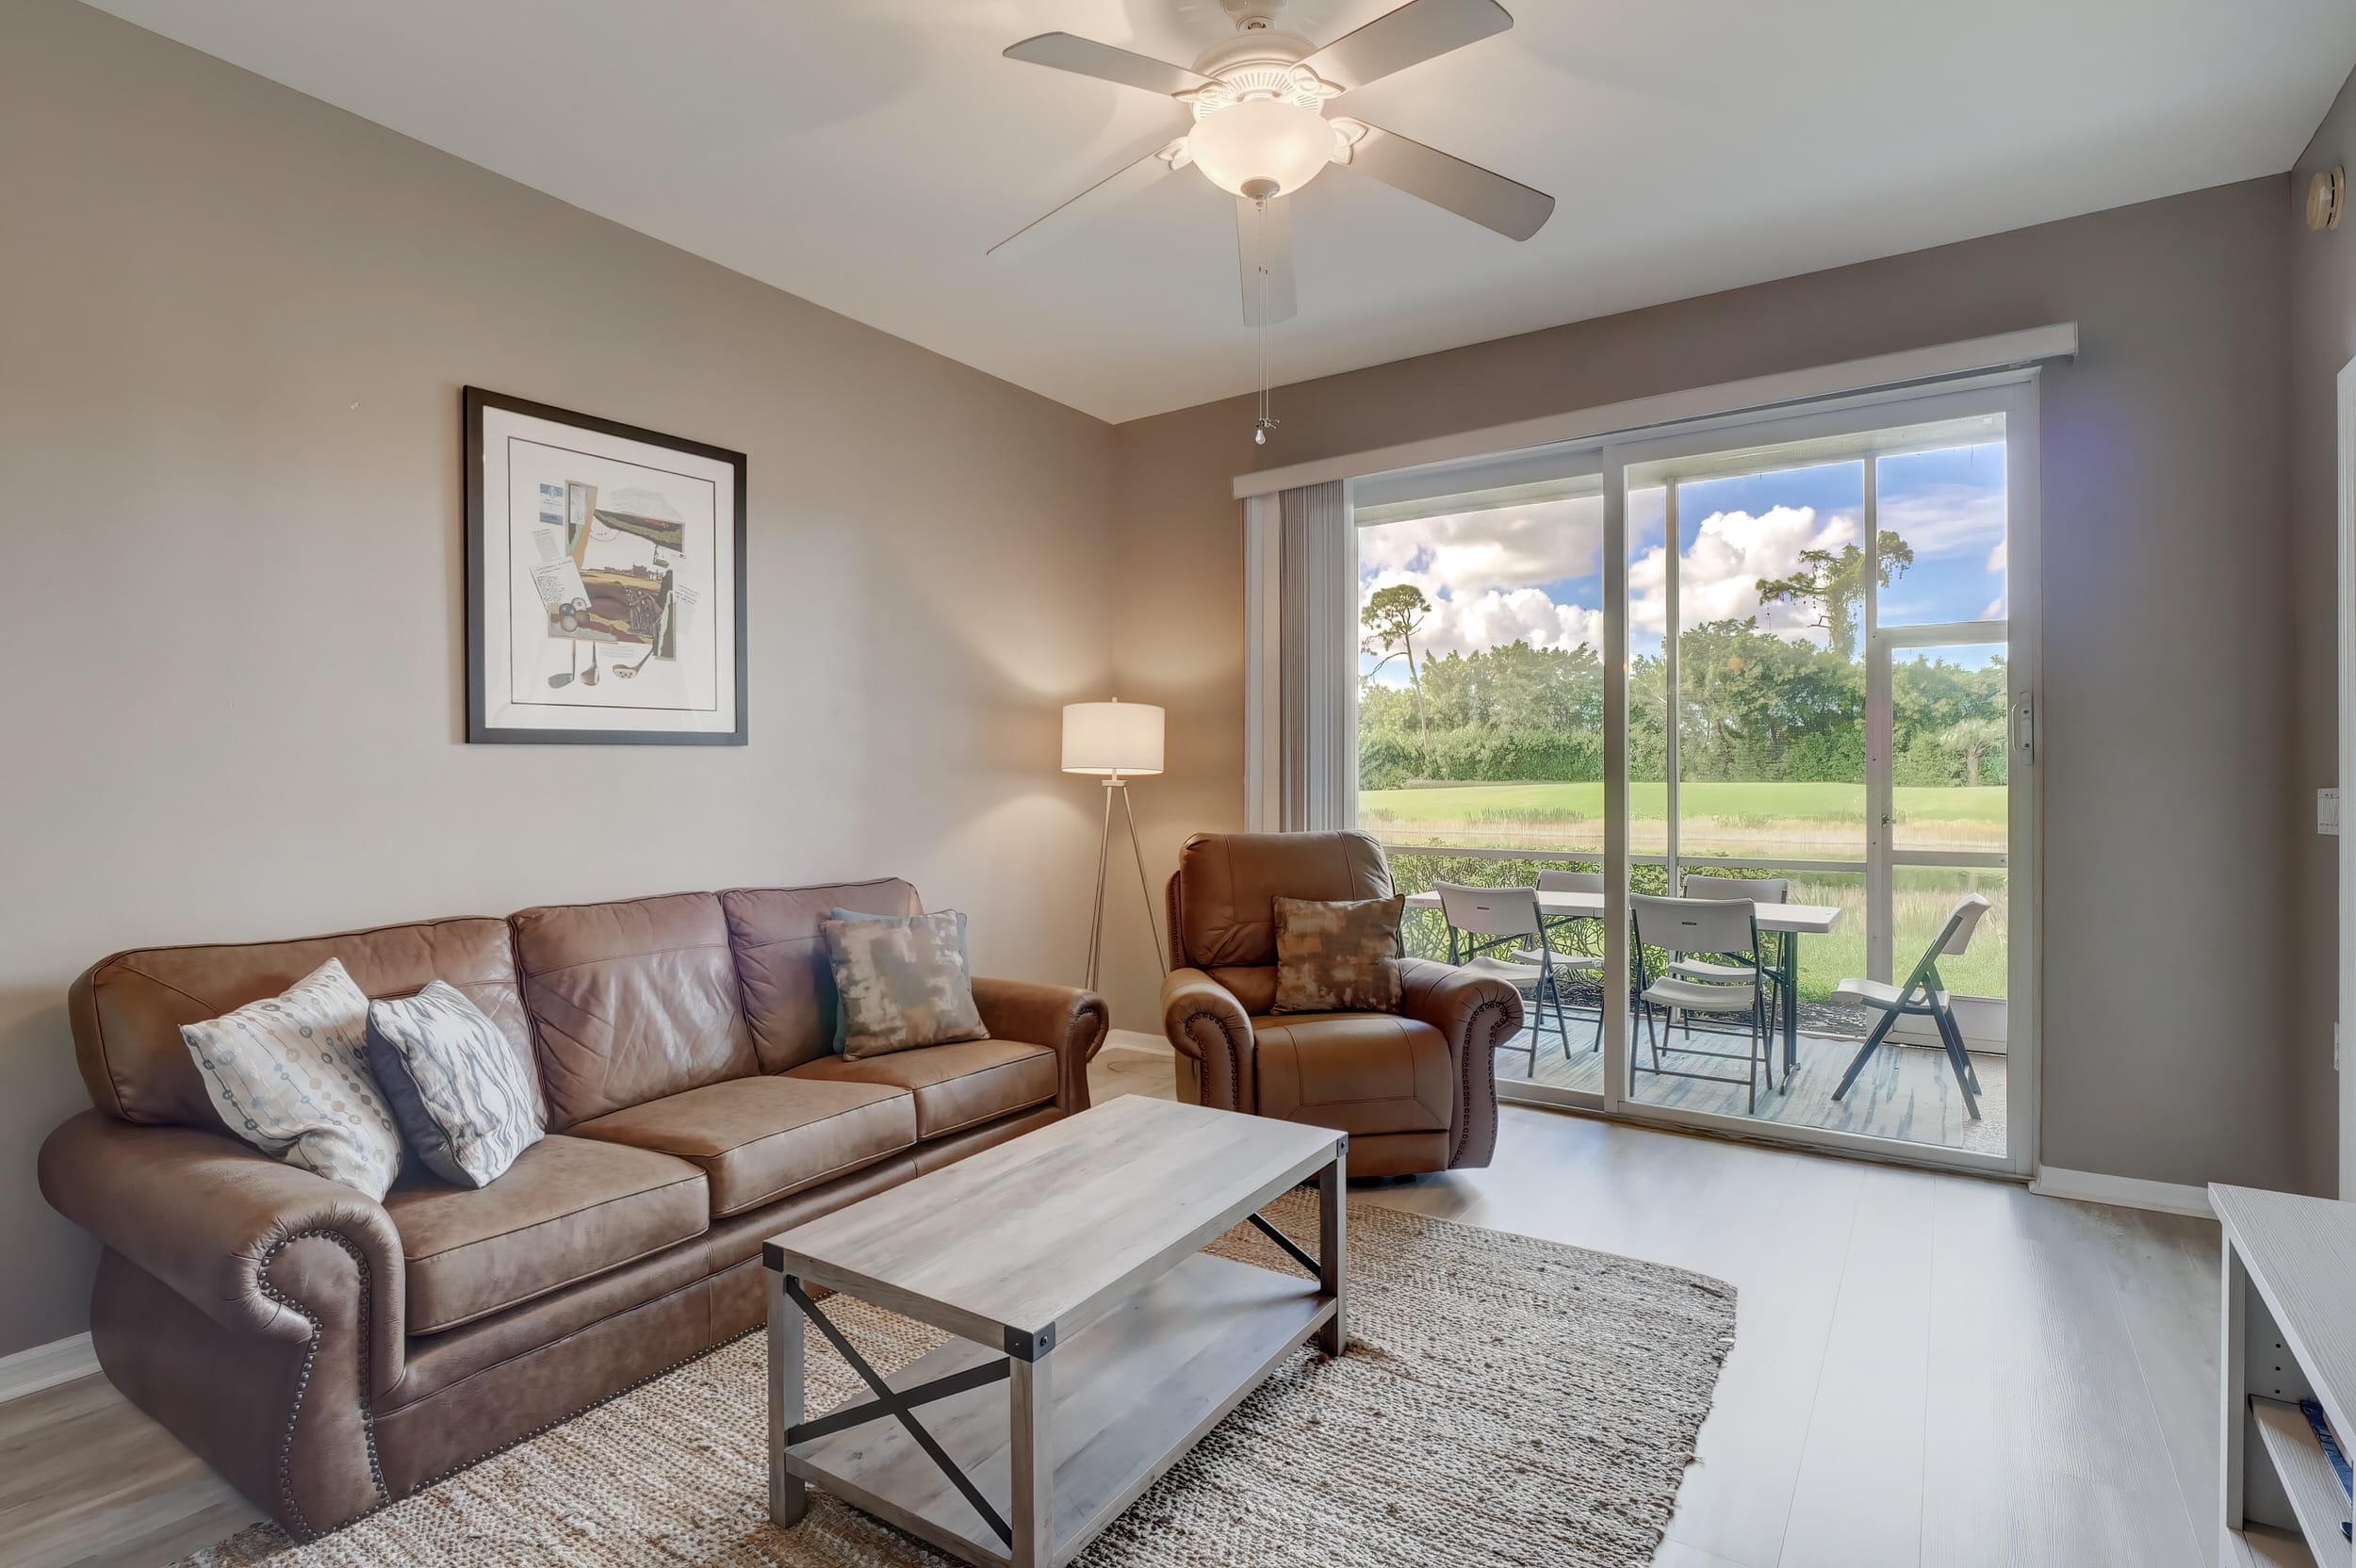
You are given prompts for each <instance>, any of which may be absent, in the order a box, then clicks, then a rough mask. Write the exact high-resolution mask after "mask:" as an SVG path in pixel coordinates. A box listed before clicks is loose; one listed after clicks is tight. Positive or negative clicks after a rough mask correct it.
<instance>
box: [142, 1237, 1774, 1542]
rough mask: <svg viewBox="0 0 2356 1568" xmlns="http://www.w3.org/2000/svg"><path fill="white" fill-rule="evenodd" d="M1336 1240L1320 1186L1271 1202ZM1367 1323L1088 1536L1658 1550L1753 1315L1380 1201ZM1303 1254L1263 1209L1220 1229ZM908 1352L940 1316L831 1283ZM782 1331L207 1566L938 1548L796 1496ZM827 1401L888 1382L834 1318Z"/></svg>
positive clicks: (1290, 1366) (1366, 1282)
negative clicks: (803, 1508)
mask: <svg viewBox="0 0 2356 1568" xmlns="http://www.w3.org/2000/svg"><path fill="white" fill-rule="evenodd" d="M1269 1215H1270V1217H1272V1218H1274V1219H1275V1220H1276V1221H1277V1222H1278V1224H1279V1225H1280V1226H1282V1228H1283V1229H1284V1230H1285V1231H1286V1232H1288V1233H1291V1234H1293V1235H1295V1236H1297V1237H1300V1238H1301V1239H1302V1241H1303V1243H1304V1245H1306V1246H1307V1247H1308V1248H1309V1249H1310V1250H1312V1251H1314V1250H1316V1239H1315V1238H1316V1234H1317V1214H1316V1207H1315V1201H1314V1198H1313V1197H1312V1196H1311V1195H1309V1194H1306V1193H1294V1194H1290V1195H1288V1196H1287V1197H1285V1198H1284V1199H1282V1200H1280V1201H1278V1202H1277V1203H1276V1204H1275V1205H1273V1206H1272V1207H1271V1208H1270V1210H1269ZM1213 1250H1216V1251H1219V1252H1222V1253H1225V1254H1226V1255H1228V1256H1230V1257H1237V1258H1244V1259H1248V1260H1250V1261H1252V1262H1253V1263H1257V1264H1260V1265H1263V1266H1268V1267H1290V1265H1289V1264H1288V1263H1287V1262H1286V1261H1285V1260H1284V1258H1283V1256H1282V1255H1281V1254H1280V1253H1278V1252H1277V1251H1276V1250H1275V1249H1274V1248H1273V1247H1272V1246H1270V1245H1269V1244H1268V1242H1267V1241H1266V1240H1265V1239H1264V1238H1262V1237H1261V1236H1260V1235H1259V1234H1258V1233H1256V1232H1253V1231H1252V1230H1249V1229H1240V1228H1239V1229H1238V1230H1236V1231H1235V1232H1233V1233H1230V1234H1228V1235H1227V1236H1225V1237H1223V1238H1221V1240H1220V1241H1219V1243H1218V1244H1216V1246H1215V1247H1214V1249H1213ZM1350 1288H1351V1290H1352V1292H1353V1295H1352V1297H1351V1300H1350V1307H1351V1313H1350V1317H1351V1322H1350V1349H1349V1351H1348V1352H1347V1353H1346V1354H1344V1355H1343V1356H1342V1357H1341V1358H1340V1359H1339V1360H1333V1359H1330V1358H1327V1357H1325V1356H1322V1355H1320V1354H1318V1353H1317V1351H1315V1350H1314V1349H1311V1348H1303V1349H1302V1350H1301V1351H1300V1352H1298V1353H1297V1354H1296V1355H1295V1356H1294V1358H1293V1359H1292V1360H1291V1361H1289V1362H1287V1363H1286V1364H1284V1366H1283V1367H1281V1368H1280V1369H1279V1370H1278V1371H1277V1373H1276V1374H1275V1375H1274V1376H1273V1377H1272V1378H1270V1379H1269V1380H1268V1383H1267V1384H1266V1385H1265V1386H1263V1387H1262V1388H1261V1389H1260V1390H1259V1391H1258V1392H1257V1393H1256V1394H1254V1395H1253V1396H1252V1397H1251V1398H1250V1399H1248V1400H1246V1401H1245V1402H1244V1403H1243V1404H1242V1405H1241V1406H1239V1407H1238V1408H1237V1409H1236V1410H1235V1412H1234V1413H1232V1414H1231V1415H1229V1416H1228V1418H1227V1419H1226V1420H1225V1421H1224V1422H1222V1423H1221V1424H1220V1425H1219V1427H1218V1428H1217V1429H1214V1430H1213V1431H1212V1432H1211V1433H1210V1435H1209V1436H1207V1437H1205V1438H1204V1439H1203V1442H1202V1443H1201V1445H1199V1446H1197V1447H1196V1448H1195V1450H1194V1451H1193V1453H1192V1454H1191V1455H1189V1456H1188V1457H1187V1458H1186V1459H1185V1460H1183V1461H1181V1462H1179V1464H1178V1465H1177V1466H1176V1467H1175V1468H1174V1469H1172V1470H1171V1471H1170V1474H1169V1475H1167V1476H1165V1477H1164V1478H1162V1479H1161V1480H1160V1481H1159V1482H1157V1483H1156V1484H1155V1485H1154V1486H1153V1487H1152V1488H1151V1489H1150V1490H1148V1491H1147V1492H1146V1494H1145V1495H1143V1496H1141V1497H1140V1498H1138V1500H1137V1502H1136V1503H1135V1504H1134V1505H1132V1506H1131V1508H1130V1509H1129V1511H1128V1512H1127V1513H1126V1514H1124V1515H1123V1516H1122V1517H1121V1519H1120V1520H1119V1521H1117V1522H1116V1523H1115V1524H1114V1525H1113V1526H1112V1527H1111V1528H1110V1529H1108V1530H1106V1531H1105V1532H1104V1534H1103V1535H1102V1536H1100V1537H1098V1538H1097V1541H1096V1543H1095V1544H1093V1545H1092V1546H1091V1547H1090V1548H1089V1549H1088V1552H1087V1554H1086V1555H1085V1556H1084V1557H1083V1558H1082V1562H1083V1563H1085V1564H1087V1565H1088V1568H1224V1565H1230V1564H1234V1565H1249V1568H1293V1565H1298V1568H1404V1565H1426V1564H1466V1565H1470V1564H1493V1563H1516V1564H1530V1565H1532V1568H1567V1565H1571V1564H1582V1565H1596V1568H1604V1565H1610V1568H1620V1565H1623V1564H1644V1563H1649V1562H1650V1561H1651V1560H1652V1557H1653V1552H1654V1550H1655V1548H1656V1547H1657V1546H1658V1544H1659V1543H1660V1540H1661V1529H1662V1527H1663V1526H1664V1525H1666V1524H1667V1522H1668V1519H1669V1515H1670V1512H1671V1511H1672V1509H1673V1508H1674V1506H1675V1504H1676V1501H1677V1483H1678V1481H1679V1480H1680V1479H1681V1478H1682V1477H1683V1475H1684V1473H1685V1467H1686V1465H1687V1464H1688V1463H1690V1462H1692V1459H1693V1439H1694V1434H1695V1433H1696V1432H1697V1431H1698V1430H1699V1429H1700V1428H1701V1424H1702V1419H1703V1417H1705V1416H1706V1415H1708V1414H1709V1413H1710V1396H1711V1393H1712V1391H1713V1390H1714V1389H1715V1387H1716V1386H1717V1380H1718V1370H1719V1365H1720V1364H1721V1363H1722V1362H1723V1361H1724V1360H1725V1358H1726V1352H1727V1350H1728V1349H1729V1348H1731V1347H1732V1345H1733V1341H1734V1306H1735V1303H1734V1291H1733V1289H1732V1287H1730V1286H1728V1285H1726V1284H1724V1283H1722V1282H1718V1281H1715V1280H1710V1279H1706V1278H1704V1277H1703V1276H1701V1275H1698V1274H1688V1273H1685V1272H1683V1271H1682V1270H1679V1269H1675V1268H1664V1267H1661V1266H1658V1265H1654V1264H1646V1263H1639V1262H1636V1261H1635V1260H1633V1259H1629V1258H1621V1257H1613V1256H1612V1255H1610V1254H1607V1253H1601V1252H1589V1251H1582V1250H1579V1249H1577V1248H1571V1247H1563V1246H1560V1245H1557V1244H1555V1243H1552V1242H1545V1241H1537V1240H1533V1239H1531V1238H1530V1237H1527V1236H1515V1235H1506V1234H1502V1233H1497V1232H1494V1231H1483V1230H1479V1229H1475V1228H1474V1227H1471V1226H1466V1225H1458V1224H1451V1223H1448V1222H1447V1221H1444V1220H1437V1219H1428V1218H1425V1217H1421V1216H1417V1215H1410V1214H1403V1213H1400V1212H1399V1211H1397V1210H1394V1209H1386V1208H1380V1207H1376V1206H1374V1205H1372V1204H1352V1205H1351V1207H1350ZM825 1305H826V1311H827V1312H828V1314H829V1315H831V1316H833V1317H834V1318H835V1319H836V1321H837V1322H838V1323H840V1324H841V1325H842V1326H843V1330H844V1331H845V1332H846V1333H847V1334H848V1335H849V1336H850V1338H851V1341H852V1343H854V1344H855V1345H858V1346H859V1348H860V1349H861V1351H862V1352H863V1353H864V1354H866V1355H867V1356H868V1357H869V1358H870V1359H871V1360H873V1361H874V1362H875V1364H877V1365H878V1366H879V1367H882V1368H884V1369H887V1370H889V1369H890V1368H892V1367H895V1366H898V1365H901V1364H905V1363H906V1362H908V1361H910V1360H913V1359H914V1358H915V1357H916V1356H918V1355H920V1354H922V1353H923V1352H924V1350H925V1349H927V1348H930V1347H931V1346H932V1345H934V1344H936V1343H938V1341H939V1339H940V1338H941V1336H940V1334H939V1333H938V1332H937V1331H934V1330H931V1329H927V1328H924V1327H923V1326H921V1325H919V1324H916V1323H912V1322H910V1321H908V1319H906V1318H903V1317H899V1316H896V1315H892V1314H891V1313H888V1312H884V1311H882V1310H881V1309H879V1308H875V1307H871V1306H868V1305H866V1304H864V1303H862V1302H857V1301H853V1300H851V1299H848V1298H845V1297H836V1298H834V1299H831V1300H830V1301H828V1302H826V1303H825ZM765 1358H766V1347H765V1345H764V1344H763V1342H762V1339H761V1335H759V1334H753V1335H748V1336H746V1337H744V1338H742V1339H738V1340H735V1341H733V1342H731V1343H729V1344H728V1345H725V1346H722V1347H721V1348H718V1349H716V1350H713V1351H712V1353H711V1354H709V1355H706V1356H704V1357H702V1358H701V1359H699V1360H697V1361H695V1362H692V1363H690V1364H687V1365H685V1366H682V1367H679V1368H678V1369H676V1370H674V1371H672V1372H669V1373H667V1374H665V1375H663V1377H660V1378H657V1379H654V1380H651V1381H649V1382H647V1383H646V1384H644V1385H642V1386H640V1387H639V1388H637V1389H634V1390H632V1391H631V1392H630V1393H628V1394H625V1395H623V1396H621V1397H617V1398H615V1399H613V1400H611V1401H610V1402H608V1403H606V1404H604V1405H601V1406H599V1407H597V1409H595V1410H592V1411H590V1412H588V1413H585V1414H582V1415H580V1416H578V1417H576V1418H574V1419H573V1420H571V1421H568V1422H566V1423H565V1424H564V1425H563V1426H561V1427H558V1428H556V1429H552V1430H550V1431H548V1432H546V1433H544V1434H542V1435H541V1436H539V1437H537V1438H534V1439H532V1441H531V1442H529V1443H525V1444H522V1445H519V1446H516V1447H515V1448H511V1449H509V1450H507V1451H506V1452H504V1453H501V1454H498V1455H495V1456H493V1457H492V1458H490V1459H487V1460H485V1461H483V1462H482V1463H480V1464H477V1465H475V1466H473V1467H472V1468H470V1469H467V1470H465V1471H462V1472H460V1473H459V1474H458V1475H456V1476H453V1477H451V1478H449V1479H447V1480H444V1481H442V1482H441V1483H439V1484H438V1485H435V1486H434V1487H431V1488H429V1489H427V1490H426V1491H424V1492H421V1493H418V1494H417V1495H415V1496H412V1497H408V1498H405V1499H403V1500H402V1501H401V1502H399V1503H396V1504H394V1505H393V1506H391V1507H390V1508H386V1509H384V1510H381V1511H378V1512H376V1513H373V1514H370V1515H369V1516H368V1517H367V1518H365V1519H361V1520H359V1521H357V1522H355V1523H353V1524H352V1525H349V1526H346V1527H344V1528H342V1529H340V1530H337V1531H335V1532H334V1533H332V1534H330V1535H328V1536H326V1537H324V1538H322V1539H320V1540H319V1541H315V1542H312V1543H311V1544H307V1545H300V1546H298V1545H294V1544H290V1543H288V1542H287V1541H286V1538H285V1537H284V1536H283V1535H281V1534H279V1533H278V1532H277V1530H276V1529H275V1528H274V1527H270V1526H267V1525H265V1526H257V1527H254V1528H252V1529H249V1530H246V1531H244V1532H243V1533H241V1534H239V1535H237V1536H235V1537H232V1538H231V1539H230V1540H228V1541H225V1542H223V1543H222V1544H220V1545H219V1546H215V1547H212V1548H210V1549H208V1550H206V1551H203V1552H199V1553H198V1554H197V1555H196V1556H194V1557H193V1558H189V1559H187V1560H185V1562H184V1564H182V1565H181V1568H248V1565H258V1564H268V1565H270V1568H390V1565H393V1564H401V1565H404V1568H405V1565H408V1564H437V1565H447V1568H505V1565H508V1564H515V1565H524V1564H543V1563H565V1564H585V1565H591V1568H648V1565H658V1564H659V1565H692V1568H703V1565H712V1568H756V1565H759V1568H787V1565H791V1568H801V1565H805V1564H809V1565H816V1568H886V1565H889V1568H904V1565H905V1568H915V1565H922V1568H935V1565H942V1564H946V1563H948V1562H949V1560H948V1559H945V1558H943V1557H941V1556H940V1555H939V1554H938V1553H936V1552H934V1551H933V1550H932V1549H931V1548H929V1547H927V1546H924V1545H923V1544H920V1543H918V1542H916V1541H914V1540H913V1539H911V1538H909V1537H908V1536H904V1535H902V1534H900V1533H899V1532H897V1531H895V1530H893V1529H892V1528H891V1527H888V1526H885V1525H881V1524H878V1523H876V1522H875V1521H874V1520H871V1519H869V1518H868V1517H867V1516H866V1515H864V1514H861V1513H859V1512H857V1511H854V1510H852V1509H851V1508H849V1507H847V1506H845V1505H843V1504H841V1503H838V1502H836V1501H835V1500H834V1499H833V1498H831V1497H829V1496H827V1495H826V1494H825V1493H823V1492H821V1491H819V1490H817V1489H815V1488H813V1489H812V1490H811V1493H810V1512H809V1515H808V1516H807V1517H806V1518H805V1519H804V1521H803V1522H802V1523H801V1524H800V1525H798V1526H796V1527H794V1528H793V1529H791V1530H780V1529H777V1528H776V1527H773V1526H772V1525H771V1524H770V1523H769V1520H768V1510H767V1471H766V1468H765V1466H766V1460H765V1457H764V1449H765V1443H766V1439H765V1429H766V1428H765V1412H764V1408H763V1399H764V1394H763V1387H764V1384H763V1372H764V1362H765ZM808 1366H809V1379H810V1406H811V1409H812V1410H813V1411H824V1410H827V1409H831V1408H832V1407H834V1406H835V1405H837V1404H840V1403H842V1402H843V1401H844V1400H847V1399H849V1398H850V1397H852V1396H853V1395H855V1394H859V1395H862V1396H863V1393H864V1390H863V1387H862V1385H860V1384H859V1383H858V1382H857V1381H856V1380H855V1379H854V1378H853V1376H852V1374H851V1371H850V1368H849V1367H848V1366H846V1365H845V1364H843V1362H842V1361H841V1359H840V1358H838V1357H836V1356H835V1355H834V1353H833V1352H832V1350H831V1349H829V1348H827V1346H826V1343H825V1342H824V1341H823V1340H822V1339H820V1338H819V1337H818V1335H817V1334H816V1333H814V1332H813V1333H812V1334H811V1335H810V1353H809V1360H808Z"/></svg>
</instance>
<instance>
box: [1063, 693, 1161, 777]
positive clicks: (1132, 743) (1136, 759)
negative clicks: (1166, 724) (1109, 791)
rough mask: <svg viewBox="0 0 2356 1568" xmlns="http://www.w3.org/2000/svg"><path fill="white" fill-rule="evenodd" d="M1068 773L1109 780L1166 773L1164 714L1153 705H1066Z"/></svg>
mask: <svg viewBox="0 0 2356 1568" xmlns="http://www.w3.org/2000/svg"><path fill="white" fill-rule="evenodd" d="M1063 771H1064V772H1066V773H1088V774H1097V775H1101V776H1105V777H1110V776H1114V775H1117V774H1147V773H1159V772H1161V771H1162V711H1161V710H1160V709H1158V708H1156V707H1154V706H1153V704H1152V703H1150V702H1072V703H1066V704H1065V705H1064V711H1063Z"/></svg>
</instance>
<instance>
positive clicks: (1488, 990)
mask: <svg viewBox="0 0 2356 1568" xmlns="http://www.w3.org/2000/svg"><path fill="white" fill-rule="evenodd" d="M1390 893H1391V871H1390V867H1389V865H1388V864H1387V863H1386V862H1385V861H1384V860H1383V849H1382V846H1381V845H1379V844H1377V843H1376V842H1375V841H1374V840H1373V839H1372V838H1370V837H1368V836H1367V835H1366V834H1364V833H1198V834H1196V835H1195V836H1194V837H1193V838H1191V839H1188V840H1187V841H1186V847H1185V848H1184V849H1182V850H1181V851H1179V855H1178V871H1177V874H1175V875H1173V876H1172V877H1170V950H1171V951H1170V962H1171V964H1172V965H1173V966H1174V967H1173V968H1172V969H1171V971H1170V978H1169V979H1168V980H1166V981H1165V982H1163V984H1162V1028H1163V1031H1164V1032H1165V1033H1166V1034H1168V1035H1169V1037H1170V1044H1171V1045H1172V1046H1173V1047H1174V1048H1176V1050H1177V1052H1178V1092H1179V1096H1180V1098H1182V1099H1186V1100H1191V1101H1193V1102H1194V1103H1197V1104H1202V1105H1210V1106H1214V1107H1217V1108H1218V1109H1220V1110H1229V1111H1243V1112H1246V1113H1249V1114H1252V1115H1256V1116H1269V1117H1280V1118H1282V1119H1284V1120H1287V1121H1305V1122H1308V1123H1310V1124H1312V1125H1314V1126H1318V1127H1334V1128H1339V1129H1340V1130H1341V1131H1343V1132H1346V1133H1348V1134H1349V1135H1350V1174H1351V1175H1352V1176H1405V1175H1414V1174H1417V1173H1420V1172H1423V1171H1431V1170H1454V1169H1461V1168H1465V1167H1473V1166H1485V1165H1487V1164H1488V1163H1489V1156H1490V1154H1491V1152H1493V1151H1494V1150H1495V1149H1496V1147H1497V1075H1496V1071H1495V1066H1494V1055H1493V1053H1494V1052H1495V1049H1496V1048H1497V1046H1498V1045H1500V1044H1502V1043H1504V1041H1505V1040H1506V1039H1507V1038H1508V1037H1510V1036H1512V1035H1513V1032H1514V1031H1515V1030H1517V1029H1519V1028H1520V1027H1521V1024H1522V999H1521V993H1520V992H1518V991H1516V990H1515V989H1514V988H1513V987H1512V986H1510V985H1508V984H1506V983H1505V982H1504V981H1502V980H1499V979H1497V978H1495V977H1494V976H1488V975H1478V974H1471V973H1467V972H1464V971H1463V970H1459V969H1454V968H1451V967H1449V966H1448V965H1447V964H1441V963H1434V962H1432V961H1430V960H1428V959H1422V958H1405V959H1402V960H1401V961H1400V962H1401V967H1402V968H1403V969H1404V971H1405V979H1406V999H1405V1006H1404V1008H1403V1010H1402V1011H1401V1012H1399V1013H1397V1014H1392V1013H1278V1014H1271V1013H1270V1011H1269V1009H1270V1008H1271V1007H1272V1006H1273V1005H1274V1004H1275V1000H1276V925H1275V901H1276V900H1277V899H1279V898H1305V899H1317V900H1333V901H1339V900H1351V899H1364V898H1387V897H1388V896H1390Z"/></svg>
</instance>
